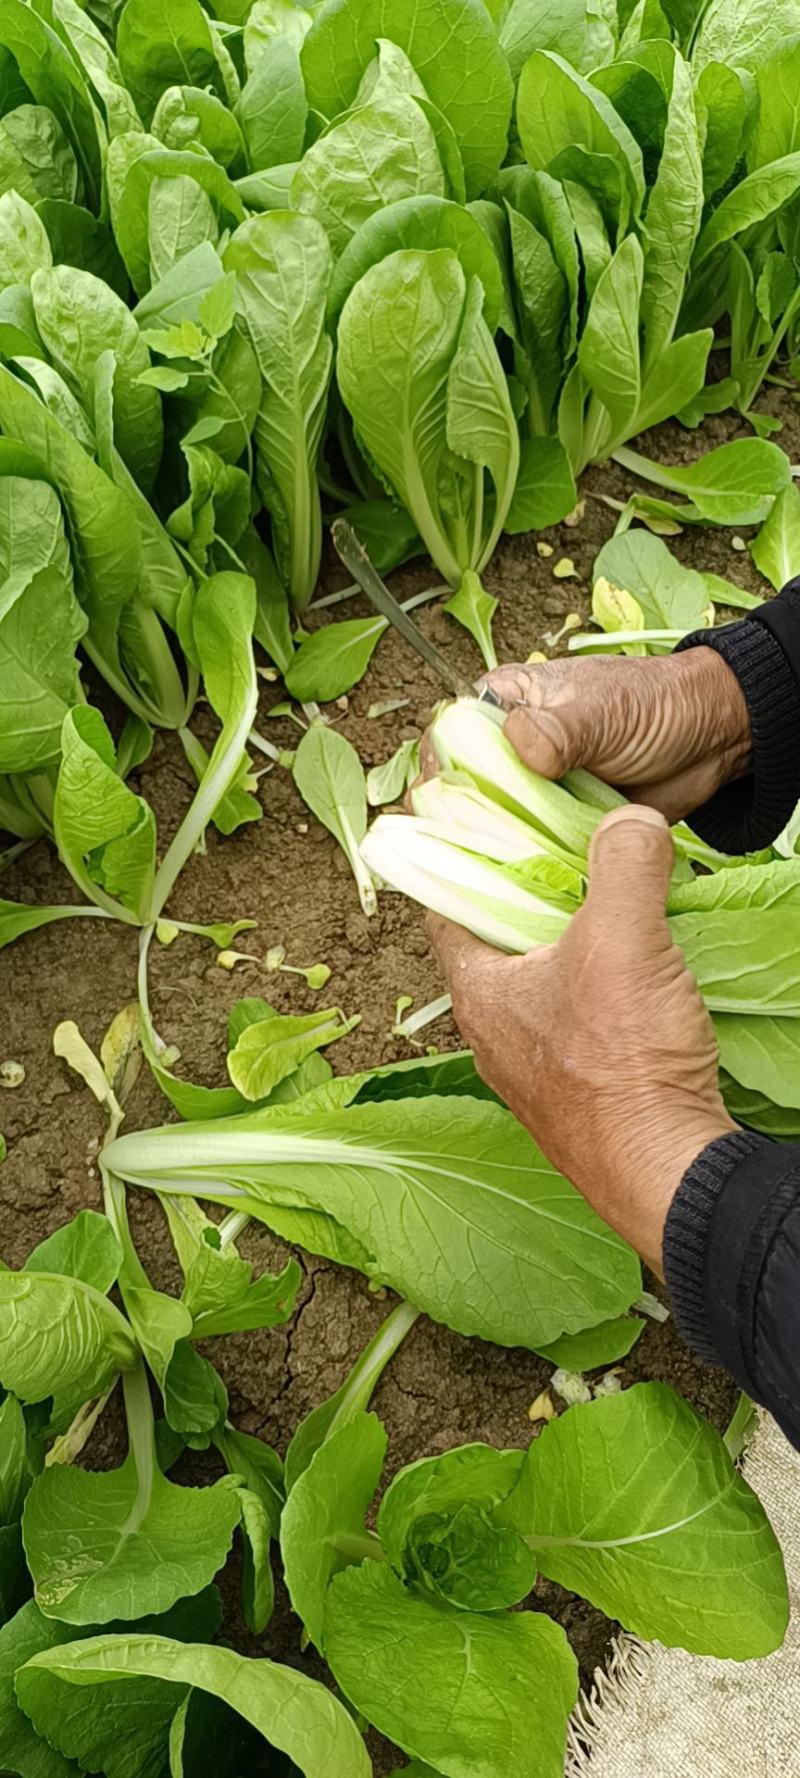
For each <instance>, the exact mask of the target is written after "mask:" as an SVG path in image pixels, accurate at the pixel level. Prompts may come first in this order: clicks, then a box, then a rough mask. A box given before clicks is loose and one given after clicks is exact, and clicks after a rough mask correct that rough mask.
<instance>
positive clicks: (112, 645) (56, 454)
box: [0, 366, 142, 683]
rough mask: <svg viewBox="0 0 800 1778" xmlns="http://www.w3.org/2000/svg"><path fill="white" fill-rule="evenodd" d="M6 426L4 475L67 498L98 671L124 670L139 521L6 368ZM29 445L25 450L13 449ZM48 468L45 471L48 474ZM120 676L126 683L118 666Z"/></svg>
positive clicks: (2, 397) (2, 418)
mask: <svg viewBox="0 0 800 1778" xmlns="http://www.w3.org/2000/svg"><path fill="white" fill-rule="evenodd" d="M0 426H2V427H3V430H4V432H5V433H7V434H8V435H9V436H8V438H7V439H5V440H3V441H2V443H3V444H4V445H5V446H6V450H5V452H4V453H3V455H4V456H5V458H6V462H5V463H3V468H4V469H6V468H7V471H8V473H11V474H16V475H20V476H24V477H25V479H26V480H33V481H47V482H49V484H50V486H51V487H54V488H55V489H56V490H57V492H58V493H59V494H60V495H61V498H62V500H63V503H64V506H65V509H66V513H67V517H68V519H69V522H70V527H71V533H72V536H73V537H74V538H75V539H76V541H77V544H78V548H77V550H76V556H75V565H76V570H77V576H76V578H77V591H78V594H79V597H80V600H81V603H82V605H83V607H84V610H85V611H86V613H87V616H88V618H89V624H90V639H91V644H92V648H93V651H94V652H95V658H97V656H99V662H100V665H101V666H103V665H105V666H109V667H111V668H112V669H114V668H116V666H117V664H118V662H119V624H120V614H121V611H122V609H123V607H124V606H125V605H126V604H128V603H129V602H130V601H131V600H132V599H133V598H134V595H135V594H136V592H137V590H138V586H139V580H140V576H141V572H142V556H141V547H142V545H141V537H140V534H139V531H138V528H137V522H136V513H135V511H134V510H133V509H132V507H131V503H130V501H129V500H128V499H127V497H126V495H125V494H124V493H123V491H122V490H121V489H120V488H116V487H114V485H113V483H112V482H110V481H109V479H108V477H107V476H106V475H104V474H103V471H102V470H101V469H100V468H98V466H97V464H96V463H93V462H92V461H91V459H90V458H89V457H87V455H86V452H85V451H84V450H83V449H82V447H81V445H80V444H79V443H78V442H77V441H76V440H75V439H73V438H72V437H71V436H70V434H69V432H68V431H66V430H65V428H64V427H63V426H62V425H60V424H59V422H58V420H57V419H55V418H54V416H53V415H52V414H50V413H48V411H47V409H46V407H44V406H43V404H42V402H41V401H40V400H39V399H38V397H37V396H36V395H35V394H34V393H33V391H32V390H30V389H27V388H25V386H24V385H23V384H22V383H21V382H19V380H18V379H17V378H16V377H14V376H12V375H11V373H10V371H8V370H7V369H6V368H5V367H4V366H0ZM15 439H24V440H25V444H24V445H22V444H15V443H14V442H13V441H14V440H15ZM45 465H46V467H45ZM119 676H120V678H121V679H122V680H123V683H124V673H123V669H122V667H121V665H120V668H119Z"/></svg>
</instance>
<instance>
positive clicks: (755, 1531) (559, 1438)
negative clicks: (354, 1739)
mask: <svg viewBox="0 0 800 1778" xmlns="http://www.w3.org/2000/svg"><path fill="white" fill-rule="evenodd" d="M301 1432H302V1429H301ZM386 1445H387V1439H386V1433H385V1431H384V1428H383V1426H382V1425H381V1422H380V1420H379V1419H377V1417H376V1416H375V1415H374V1414H371V1413H365V1412H363V1411H357V1412H355V1413H351V1415H350V1416H349V1418H348V1419H347V1421H346V1422H345V1423H344V1424H340V1425H337V1424H336V1422H335V1421H333V1420H331V1422H330V1424H329V1426H328V1428H327V1429H326V1431H325V1435H324V1437H323V1438H322V1440H321V1441H320V1442H319V1443H317V1445H316V1449H315V1450H314V1451H313V1454H312V1455H311V1457H310V1461H308V1463H307V1464H306V1465H305V1467H304V1468H303V1470H302V1471H301V1473H300V1474H299V1475H297V1476H296V1479H294V1480H293V1482H292V1484H291V1486H290V1489H289V1493H288V1498H287V1501H286V1505H285V1507H284V1509H283V1515H282V1519H281V1553H282V1556H283V1561H284V1569H285V1573H286V1580H287V1584H288V1588H289V1593H290V1597H291V1601H292V1605H293V1607H294V1609H295V1611H296V1612H297V1614H298V1616H299V1617H300V1618H301V1620H302V1622H303V1624H304V1626H305V1629H306V1631H307V1633H308V1635H309V1636H310V1637H311V1639H312V1640H313V1642H314V1643H315V1644H316V1646H317V1648H318V1649H320V1651H321V1652H322V1653H323V1654H324V1655H325V1658H326V1659H327V1661H328V1663H329V1665H330V1668H331V1671H332V1673H333V1675H334V1678H335V1679H336V1681H337V1683H338V1685H339V1687H340V1688H341V1690H342V1692H343V1693H344V1695H345V1696H346V1697H347V1698H349V1699H350V1701H351V1703H352V1704H353V1705H355V1707H356V1708H357V1709H358V1710H359V1711H360V1712H361V1713H362V1714H363V1715H364V1716H365V1717H366V1718H367V1720H368V1721H370V1722H372V1723H374V1724H375V1725H376V1726H377V1727H378V1728H380V1729H381V1730H382V1731H383V1733H384V1734H387V1735H389V1736H391V1738H392V1740H393V1741H395V1742H397V1743H398V1745H399V1746H401V1747H402V1748H403V1749H404V1751H405V1752H406V1753H407V1754H409V1755H410V1756H411V1757H412V1758H413V1759H418V1760H420V1761H422V1762H424V1770H425V1771H427V1770H428V1769H429V1768H430V1769H431V1770H446V1769H447V1768H448V1767H450V1768H451V1769H453V1770H456V1769H458V1770H460V1771H464V1772H467V1771H477V1770H479V1769H480V1770H481V1771H482V1772H485V1773H486V1774H487V1778H527V1775H528V1773H529V1772H530V1753H531V1711H532V1710H533V1713H534V1718H535V1724H536V1730H535V1741H536V1758H537V1770H538V1771H539V1772H541V1774H542V1778H560V1775H561V1773H562V1772H563V1769H564V1753H565V1742H566V1730H567V1719H568V1716H569V1713H570V1711H571V1709H572V1707H573V1705H574V1703H575V1699H576V1695H577V1673H576V1664H575V1657H574V1655H573V1653H572V1650H571V1648H570V1646H569V1643H568V1641H567V1638H566V1636H565V1635H564V1632H563V1631H562V1630H561V1629H560V1628H559V1627H558V1626H557V1625H555V1624H554V1623H553V1622H552V1621H551V1620H550V1619H549V1618H548V1617H547V1616H546V1615H545V1614H543V1613H542V1612H541V1611H540V1610H537V1611H534V1612H528V1611H519V1610H513V1609H512V1608H513V1607H515V1606H518V1605H519V1604H520V1603H521V1602H522V1601H523V1600H525V1599H526V1598H527V1596H528V1595H529V1594H530V1593H531V1591H532V1589H533V1588H534V1586H535V1582H536V1578H537V1574H540V1575H544V1576H548V1577H549V1578H550V1579H553V1580H557V1581H559V1582H560V1583H561V1585H563V1586H567V1587H568V1588H569V1589H570V1590H571V1591H573V1592H578V1593H579V1594H582V1595H583V1596H584V1597H585V1598H588V1599H591V1600H592V1602H593V1603H594V1604H595V1605H599V1606H600V1607H601V1609H603V1610H604V1611H605V1612H606V1613H608V1615H609V1616H612V1617H614V1618H616V1619H618V1620H620V1621H621V1622H622V1623H623V1624H625V1625H626V1626H627V1627H628V1628H629V1629H632V1630H635V1631H636V1632H637V1633H638V1634H640V1635H643V1636H645V1637H648V1638H649V1637H657V1638H658V1639H659V1640H660V1641H661V1642H664V1643H666V1644H668V1645H673V1646H674V1645H676V1644H677V1645H678V1646H681V1647H684V1648H691V1649H693V1650H694V1651H695V1652H703V1653H706V1654H708V1653H712V1652H713V1653H715V1654H718V1655H720V1654H724V1655H726V1656H730V1657H733V1658H734V1659H743V1658H747V1657H749V1656H752V1655H757V1654H759V1653H762V1652H766V1651H767V1650H768V1649H771V1648H775V1647H776V1646H778V1645H779V1643H780V1642H781V1640H782V1638H783V1635H784V1632H785V1627H786V1621H787V1598H786V1582H785V1576H784V1573H783V1564H782V1560H781V1555H780V1550H779V1548H778V1545H777V1542H776V1540H775V1537H774V1534H773V1532H772V1530H771V1528H770V1526H769V1523H768V1521H767V1519H766V1517H765V1515H764V1512H763V1509H762V1508H761V1506H760V1505H759V1502H758V1501H757V1499H756V1497H755V1495H754V1494H753V1493H752V1492H751V1490H750V1489H749V1487H748V1486H747V1483H746V1482H744V1481H743V1480H742V1478H741V1477H740V1476H738V1475H737V1473H736V1471H735V1469H734V1467H733V1463H732V1461H731V1459H730V1457H729V1456H728V1453H727V1451H726V1449H725V1445H724V1443H723V1440H722V1439H721V1438H720V1437H719V1435H718V1434H717V1433H716V1432H714V1431H713V1430H712V1428H711V1427H710V1426H709V1425H707V1424H706V1423H705V1422H704V1421H703V1420H701V1419H700V1418H699V1416H698V1415H696V1414H695V1413H694V1412H693V1411H692V1410H691V1409H690V1408H689V1407H687V1405H686V1403H685V1402H682V1401H681V1400H680V1398H679V1397H678V1396H677V1395H675V1394H674V1392H673V1391H672V1390H671V1389H668V1388H666V1387H665V1386H663V1385H661V1384H639V1385H637V1386H636V1387H634V1388H632V1389H628V1390H626V1391H624V1392H623V1393H622V1394H620V1395H617V1396H615V1397H611V1398H608V1399H606V1400H603V1401H595V1402H592V1403H591V1404H590V1405H587V1406H581V1407H573V1408H571V1409H570V1410H569V1411H568V1412H567V1413H566V1414H564V1415H563V1416H562V1417H561V1418H559V1419H556V1420H554V1421H553V1422H552V1423H551V1424H550V1425H549V1426H548V1427H547V1428H546V1429H545V1430H544V1432H543V1433H542V1435H541V1437H540V1438H538V1439H536V1440H535V1441H534V1443H533V1444H532V1445H531V1446H530V1448H529V1450H528V1451H527V1452H526V1453H524V1452H522V1451H516V1450H507V1451H497V1450H494V1449H493V1448H492V1447H491V1446H488V1445H480V1444H473V1445H466V1446H461V1447H458V1448H457V1449H455V1450H452V1451H449V1452H447V1453H445V1455H443V1456H437V1457H431V1458H426V1459H423V1460H422V1461H421V1462H418V1463H414V1464H412V1465H410V1466H409V1467H408V1468H406V1469H402V1470H401V1471H400V1473H399V1475H396V1476H395V1478H394V1480H393V1481H392V1483H391V1485H390V1486H389V1488H388V1489H387V1490H386V1492H385V1494H384V1496H383V1499H382V1501H381V1504H380V1508H379V1511H378V1516H377V1530H376V1531H375V1532H372V1531H368V1530H367V1529H366V1526H365V1518H366V1515H367V1512H368V1511H369V1508H370V1505H371V1502H372V1499H373V1496H374V1494H375V1492H376V1489H377V1488H378V1485H379V1482H380V1478H381V1472H382V1468H383V1463H384V1459H385V1455H386ZM665 1474H669V1475H670V1477H671V1478H672V1483H671V1491H670V1506H669V1510H668V1512H667V1513H665V1512H664V1511H663V1508H662V1506H661V1505H660V1504H659V1502H661V1501H662V1500H663V1488H662V1483H663V1477H664V1475H665ZM643 1546H644V1547H646V1551H647V1555H646V1560H643V1554H642V1551H643ZM742 1549H745V1550H746V1551H747V1555H746V1557H745V1567H744V1568H742V1567H741V1565H740V1562H741V1550H742ZM432 1667H435V1670H436V1687H435V1696H434V1697H430V1695H429V1692H428V1688H427V1684H426V1681H425V1675H426V1674H429V1673H430V1670H431V1668H432ZM487 1699H488V1703H487ZM443 1702H444V1704H445V1706H446V1708H445V1709H444V1710H443V1707H442V1706H443ZM454 1747H457V1748H458V1750H459V1765H458V1767H457V1768H456V1767H454V1766H453V1764H452V1762H453V1748H454ZM431 1762H435V1764H433V1765H432V1764H431ZM413 1769H414V1770H416V1767H414V1768H413ZM422 1769H423V1768H422V1767H420V1770H422Z"/></svg>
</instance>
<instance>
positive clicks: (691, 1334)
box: [664, 1130, 773, 1364]
mask: <svg viewBox="0 0 800 1778" xmlns="http://www.w3.org/2000/svg"><path fill="white" fill-rule="evenodd" d="M759 1148H764V1149H766V1150H767V1151H768V1152H771V1151H772V1149H773V1144H772V1143H771V1142H770V1141H769V1140H768V1138H767V1137H766V1136H756V1135H755V1134H754V1133H753V1132H752V1131H750V1130H731V1132H730V1134H729V1135H727V1136H718V1137H717V1139H716V1141H715V1142H710V1143H709V1144H708V1147H707V1148H704V1149H703V1152H702V1154H699V1155H698V1157H697V1160H696V1161H694V1162H693V1164H692V1166H691V1167H690V1168H689V1171H688V1173H685V1174H684V1177H683V1179H682V1181H681V1184H680V1186H679V1187H678V1190H677V1192H676V1194H675V1197H674V1198H673V1200H672V1204H671V1205H670V1209H669V1213H668V1216H667V1222H666V1227H665V1229H664V1276H665V1279H666V1284H667V1289H668V1291H669V1294H670V1299H671V1302H672V1307H673V1311H674V1315H675V1320H676V1322H677V1324H678V1327H679V1329H680V1332H681V1333H682V1335H683V1338H684V1339H685V1340H686V1343H687V1345H689V1346H691V1348H692V1350H693V1351H694V1352H696V1353H697V1354H698V1356H699V1357H700V1358H705V1359H706V1360H707V1362H708V1363H710V1364H721V1363H722V1362H723V1360H722V1357H721V1355H720V1353H719V1350H718V1346H717V1342H716V1340H715V1338H714V1336H713V1334H712V1330H711V1323H710V1316H709V1306H710V1305H709V1297H708V1290H707V1285H706V1268H707V1261H708V1249H709V1241H710V1235H711V1222H712V1219H713V1216H714V1212H715V1210H716V1207H717V1203H718V1201H719V1198H720V1196H721V1194H722V1192H723V1190H724V1187H725V1186H726V1185H727V1183H728V1180H729V1179H730V1176H731V1174H732V1173H733V1172H734V1171H735V1169H736V1168H737V1167H738V1166H739V1164H740V1162H741V1161H743V1160H745V1159H746V1158H747V1157H748V1156H749V1155H752V1154H755V1153H756V1151H757V1150H758V1149H759Z"/></svg>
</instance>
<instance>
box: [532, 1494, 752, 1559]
mask: <svg viewBox="0 0 800 1778" xmlns="http://www.w3.org/2000/svg"><path fill="white" fill-rule="evenodd" d="M726 1492H727V1490H726ZM722 1498H723V1496H722V1495H720V1494H715V1496H714V1498H713V1500H706V1501H705V1502H704V1504H703V1505H702V1506H699V1507H698V1508H697V1511H696V1512H693V1513H687V1515H686V1517H685V1518H684V1519H676V1520H675V1521H674V1523H673V1524H671V1525H657V1526H656V1528H655V1530H654V1531H638V1532H635V1533H633V1534H632V1535H631V1536H630V1537H607V1538H590V1537H526V1538H525V1542H526V1544H527V1545H528V1548H529V1549H531V1550H545V1549H580V1550H619V1549H625V1548H626V1547H628V1546H630V1545H631V1544H637V1543H653V1542H654V1540H655V1539H656V1538H657V1537H669V1536H671V1534H672V1533H673V1532H674V1531H683V1530H685V1528H686V1526H687V1525H693V1524H694V1523H695V1520H696V1519H702V1517H703V1515H704V1513H707V1512H711V1510H712V1508H713V1507H715V1506H718V1505H719V1502H720V1500H721V1499H722Z"/></svg>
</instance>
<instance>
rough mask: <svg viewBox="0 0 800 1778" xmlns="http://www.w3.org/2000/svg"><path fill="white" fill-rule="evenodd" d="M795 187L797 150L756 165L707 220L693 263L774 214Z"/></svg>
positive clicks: (799, 182)
mask: <svg viewBox="0 0 800 1778" xmlns="http://www.w3.org/2000/svg"><path fill="white" fill-rule="evenodd" d="M798 190H800V152H797V151H796V152H795V153H794V154H787V155H784V156H783V157H782V158H781V159H780V160H778V161H771V162H770V164H769V165H768V166H766V167H757V168H756V170H755V172H753V173H750V174H749V175H748V177H747V178H746V179H742V180H740V182H739V184H738V185H735V186H734V187H733V190H732V191H730V192H729V193H728V195H727V197H724V198H723V199H722V202H721V204H720V205H719V207H718V208H717V209H716V210H715V211H714V213H713V215H712V216H711V217H710V219H709V221H708V222H707V223H706V225H705V228H704V229H703V232H702V234H701V236H700V239H699V241H698V244H697V254H696V267H699V266H701V265H702V264H703V262H704V261H705V260H706V259H708V258H709V257H710V255H711V254H712V253H714V252H715V251H716V249H717V248H718V247H722V246H724V244H725V242H726V241H732V240H734V239H735V237H736V236H737V235H740V234H742V233H743V232H744V230H745V229H749V228H753V227H754V226H755V224H756V223H758V222H765V221H766V220H767V218H768V217H770V216H774V215H775V213H776V212H777V211H778V210H780V209H782V207H783V205H784V204H787V203H789V201H790V199H791V198H793V197H795V196H796V194H797V192H798Z"/></svg>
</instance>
